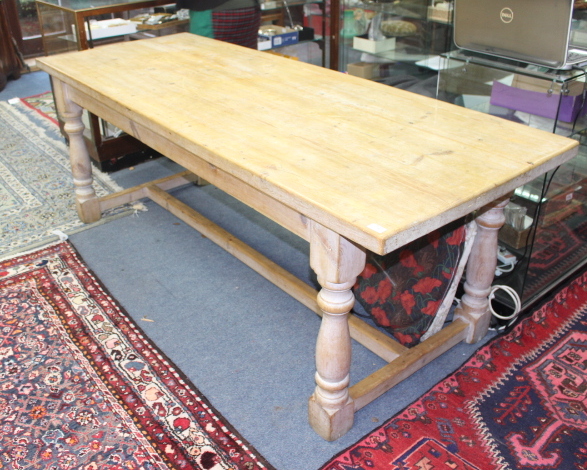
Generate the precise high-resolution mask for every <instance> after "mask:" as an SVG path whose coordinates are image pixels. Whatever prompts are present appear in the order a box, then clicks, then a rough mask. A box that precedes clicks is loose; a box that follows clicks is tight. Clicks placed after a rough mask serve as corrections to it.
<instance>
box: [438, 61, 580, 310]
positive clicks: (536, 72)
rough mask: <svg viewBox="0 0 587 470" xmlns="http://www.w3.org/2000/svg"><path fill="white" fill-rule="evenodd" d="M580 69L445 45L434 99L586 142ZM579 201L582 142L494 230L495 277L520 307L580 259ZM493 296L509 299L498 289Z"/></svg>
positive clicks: (518, 196) (519, 192) (517, 197)
mask: <svg viewBox="0 0 587 470" xmlns="http://www.w3.org/2000/svg"><path fill="white" fill-rule="evenodd" d="M585 75H586V73H585V70H583V69H580V68H577V69H571V70H558V71H557V70H551V69H545V68H541V67H538V66H532V65H524V64H520V63H516V62H510V61H507V60H501V59H494V58H491V57H489V56H481V55H475V54H464V53H463V52H452V53H448V54H445V55H444V56H443V58H442V65H441V68H440V70H439V75H438V90H437V98H438V99H441V100H444V101H448V102H451V103H454V104H457V105H460V106H465V107H467V108H471V109H476V110H478V111H481V112H484V113H489V114H492V115H495V116H499V117H501V118H504V119H509V120H512V121H517V122H520V123H522V124H524V125H528V126H532V127H537V128H540V129H543V130H545V131H547V132H554V133H557V134H560V135H564V136H567V137H571V138H574V139H577V140H579V141H580V142H581V143H585V139H586V137H587V105H586V100H585V97H586V92H587V88H586V83H585ZM520 158H523V156H520ZM586 204H587V147H585V146H584V145H581V146H580V150H579V155H578V156H577V157H576V158H575V159H573V160H572V161H570V162H569V163H566V164H564V165H562V166H561V167H559V168H558V169H556V170H555V171H551V172H549V173H548V174H546V175H545V176H544V177H541V178H539V179H537V180H535V181H533V182H531V183H529V184H527V185H525V186H522V187H520V188H518V189H516V191H515V192H514V194H513V196H512V198H511V203H510V205H509V206H508V207H507V208H506V211H505V213H506V224H505V225H504V227H503V228H502V229H501V230H500V233H499V240H500V246H501V253H500V258H501V260H500V261H499V266H498V270H497V272H496V274H497V276H496V280H495V284H499V285H507V286H509V287H512V288H513V289H514V290H515V291H516V292H517V293H518V295H519V297H520V300H521V303H522V307H525V306H528V305H530V304H532V303H534V302H535V301H537V300H539V299H540V298H541V297H542V296H543V295H544V294H545V293H546V292H548V291H549V290H550V289H551V288H552V287H554V286H555V285H556V284H557V283H559V282H560V281H561V280H562V279H564V278H565V277H566V276H568V275H570V274H572V273H573V272H575V271H576V270H578V269H580V268H582V267H583V266H585V264H586V263H587V207H586ZM504 250H506V251H504ZM510 254H511V255H513V257H510V256H509V255H510ZM496 298H497V300H498V301H500V303H502V304H504V305H506V306H509V307H511V306H513V303H512V300H511V299H510V297H509V296H508V295H507V294H504V293H503V292H501V291H498V293H497V294H496Z"/></svg>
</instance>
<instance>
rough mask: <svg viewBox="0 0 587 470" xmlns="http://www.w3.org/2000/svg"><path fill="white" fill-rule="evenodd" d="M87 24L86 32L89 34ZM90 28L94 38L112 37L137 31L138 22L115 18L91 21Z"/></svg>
mask: <svg viewBox="0 0 587 470" xmlns="http://www.w3.org/2000/svg"><path fill="white" fill-rule="evenodd" d="M85 25H86V34H88V24H87V23H86V24H85ZM90 30H91V35H92V39H103V38H111V37H115V36H124V35H125V34H133V33H136V32H137V24H136V23H135V22H134V21H130V20H122V19H119V18H114V19H112V20H101V21H92V22H90ZM88 37H89V36H88Z"/></svg>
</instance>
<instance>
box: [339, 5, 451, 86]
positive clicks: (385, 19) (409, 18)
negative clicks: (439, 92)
mask: <svg viewBox="0 0 587 470" xmlns="http://www.w3.org/2000/svg"><path fill="white" fill-rule="evenodd" d="M442 3H444V2H442ZM439 11H440V10H434V9H431V8H430V3H429V1H428V0H414V1H405V0H400V1H398V2H393V3H379V2H361V1H356V0H345V1H344V2H343V3H342V13H341V14H342V27H341V30H340V37H339V47H340V54H339V57H340V64H339V69H340V70H341V71H345V72H348V73H351V74H353V75H359V76H362V77H364V78H369V79H373V80H377V81H381V82H384V83H387V84H389V85H394V86H396V85H398V84H400V83H399V82H398V80H399V81H406V80H408V79H412V80H415V81H421V80H424V79H426V78H432V77H435V76H436V70H435V68H434V67H430V65H429V64H430V59H431V58H433V57H435V56H437V55H438V54H440V53H442V52H446V51H447V50H448V49H449V48H450V45H451V41H452V39H451V38H452V26H451V14H452V10H448V9H447V10H446V12H444V14H440V16H439ZM367 64H371V65H367ZM349 65H350V67H349Z"/></svg>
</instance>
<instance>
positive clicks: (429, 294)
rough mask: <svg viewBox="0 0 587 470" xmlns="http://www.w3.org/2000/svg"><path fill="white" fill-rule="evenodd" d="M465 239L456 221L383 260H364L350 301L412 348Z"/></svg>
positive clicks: (431, 315)
mask: <svg viewBox="0 0 587 470" xmlns="http://www.w3.org/2000/svg"><path fill="white" fill-rule="evenodd" d="M465 233H466V230H465V227H464V225H463V223H462V221H459V222H458V223H453V224H450V225H448V226H446V227H444V228H441V229H439V230H436V231H434V232H432V233H430V234H428V235H427V236H425V237H422V238H419V239H418V240H415V241H413V242H411V243H410V244H408V245H406V246H405V247H403V248H400V249H398V250H396V251H393V252H391V253H389V254H387V255H385V256H380V255H376V254H374V253H368V254H367V263H366V265H365V269H364V271H363V272H362V273H361V275H360V276H359V277H358V278H357V282H356V284H355V287H354V291H355V296H356V298H357V300H358V302H359V303H360V304H361V305H362V306H363V308H364V309H365V310H366V311H367V313H368V314H369V315H370V317H371V318H372V319H373V321H374V322H375V323H376V324H377V325H378V326H380V327H382V328H384V329H385V330H386V331H388V332H389V333H391V334H392V335H393V337H394V338H395V339H397V340H398V341H399V342H400V343H401V344H403V345H404V346H407V347H412V346H415V345H416V344H418V343H419V340H420V337H421V336H422V335H423V334H424V333H425V332H426V331H427V330H428V328H429V327H430V324H431V323H432V321H433V320H434V316H435V315H436V313H437V311H438V308H439V306H440V304H441V303H442V300H443V299H444V297H445V295H446V292H447V290H448V288H449V287H450V283H451V280H452V279H453V276H454V273H455V271H456V269H457V266H458V264H459V260H460V258H461V254H462V251H463V248H464V243H465Z"/></svg>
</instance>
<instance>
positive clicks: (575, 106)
mask: <svg viewBox="0 0 587 470" xmlns="http://www.w3.org/2000/svg"><path fill="white" fill-rule="evenodd" d="M561 87H562V84H561V83H559V82H553V81H552V80H543V79H540V78H535V77H527V76H523V75H516V76H514V79H513V81H512V85H511V86H509V85H505V84H503V83H501V82H498V81H495V82H493V86H492V90H491V100H490V103H491V104H492V105H495V106H501V107H503V108H507V109H512V110H515V111H522V112H525V113H529V114H534V115H536V116H542V117H545V118H549V119H557V118H558V120H559V121H563V122H573V121H574V120H575V119H576V118H577V116H579V115H581V116H582V115H584V114H585V113H586V112H587V107H585V102H584V100H583V96H582V94H583V82H579V81H572V82H570V83H568V84H567V87H568V93H566V94H563V95H562V96H561Z"/></svg>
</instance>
